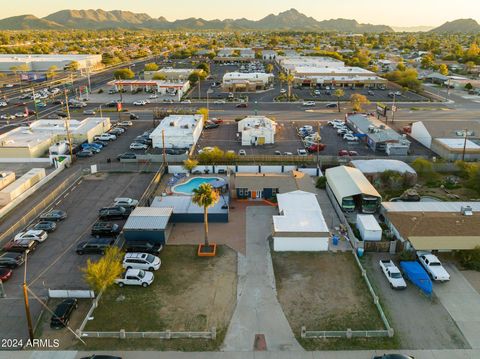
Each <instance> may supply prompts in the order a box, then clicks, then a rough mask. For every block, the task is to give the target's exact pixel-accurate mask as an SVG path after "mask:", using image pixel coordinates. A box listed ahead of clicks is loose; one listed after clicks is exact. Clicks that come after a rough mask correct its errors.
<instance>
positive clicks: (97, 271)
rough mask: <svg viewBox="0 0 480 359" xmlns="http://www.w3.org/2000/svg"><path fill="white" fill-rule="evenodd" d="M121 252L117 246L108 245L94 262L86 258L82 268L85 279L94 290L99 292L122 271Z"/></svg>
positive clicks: (110, 283)
mask: <svg viewBox="0 0 480 359" xmlns="http://www.w3.org/2000/svg"><path fill="white" fill-rule="evenodd" d="M122 260H123V252H122V251H121V250H120V248H118V247H108V248H107V249H106V250H105V254H104V255H103V256H102V257H101V258H100V259H99V260H98V261H96V262H94V261H92V260H91V259H88V260H87V265H86V267H85V268H82V271H83V273H84V277H85V281H86V282H87V283H88V285H89V286H90V288H92V289H93V290H94V291H95V292H97V293H100V292H103V291H105V290H106V289H107V288H108V287H110V286H112V285H113V284H114V283H115V279H117V278H119V277H120V276H121V275H122V272H123V266H122Z"/></svg>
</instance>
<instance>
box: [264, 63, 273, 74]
mask: <svg viewBox="0 0 480 359" xmlns="http://www.w3.org/2000/svg"><path fill="white" fill-rule="evenodd" d="M265 70H267V72H268V73H269V74H271V73H272V72H273V65H272V64H267V66H266V68H265Z"/></svg>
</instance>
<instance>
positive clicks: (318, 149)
mask: <svg viewBox="0 0 480 359" xmlns="http://www.w3.org/2000/svg"><path fill="white" fill-rule="evenodd" d="M317 168H318V169H320V121H319V122H318V129H317Z"/></svg>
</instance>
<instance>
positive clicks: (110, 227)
mask: <svg viewBox="0 0 480 359" xmlns="http://www.w3.org/2000/svg"><path fill="white" fill-rule="evenodd" d="M121 230H122V229H121V228H120V226H119V225H118V224H116V223H112V222H96V223H95V224H94V225H93V226H92V231H91V233H92V236H95V237H97V238H100V237H110V236H113V237H116V236H117V235H118V234H119V233H120V232H121Z"/></svg>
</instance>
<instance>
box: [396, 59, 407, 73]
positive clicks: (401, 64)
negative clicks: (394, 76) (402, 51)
mask: <svg viewBox="0 0 480 359" xmlns="http://www.w3.org/2000/svg"><path fill="white" fill-rule="evenodd" d="M406 69H407V67H406V66H405V63H404V62H403V61H402V62H399V63H398V64H397V70H398V71H405V70H406Z"/></svg>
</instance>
